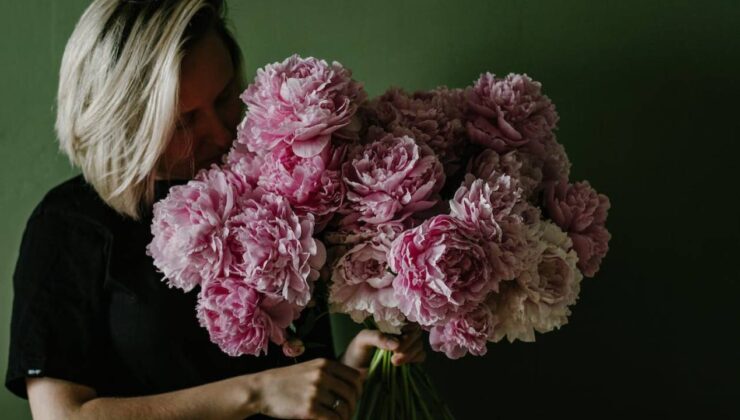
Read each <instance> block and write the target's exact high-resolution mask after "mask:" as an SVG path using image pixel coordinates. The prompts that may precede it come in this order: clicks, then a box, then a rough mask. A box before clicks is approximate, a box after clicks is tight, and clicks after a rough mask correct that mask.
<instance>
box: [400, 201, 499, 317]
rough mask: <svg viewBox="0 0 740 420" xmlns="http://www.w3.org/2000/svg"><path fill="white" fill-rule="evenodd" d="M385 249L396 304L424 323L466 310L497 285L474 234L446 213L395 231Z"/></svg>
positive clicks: (466, 226)
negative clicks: (397, 234)
mask: <svg viewBox="0 0 740 420" xmlns="http://www.w3.org/2000/svg"><path fill="white" fill-rule="evenodd" d="M388 255H389V256H388V263H389V266H390V268H391V270H392V271H393V272H394V273H396V277H395V279H394V280H393V289H394V290H395V294H396V298H397V299H398V307H399V309H400V310H401V312H402V313H403V314H404V315H405V316H406V317H407V318H408V320H410V321H411V322H416V323H418V324H420V325H422V326H425V327H429V326H434V325H437V324H440V323H442V322H445V321H447V320H448V319H449V318H451V317H452V316H454V315H455V314H462V313H466V312H468V311H470V310H472V309H473V308H474V307H475V306H476V305H477V304H478V303H480V302H481V301H483V300H484V299H485V297H486V295H487V294H488V293H489V292H490V291H491V290H495V289H497V284H496V282H495V281H492V279H491V267H490V264H491V263H490V260H489V257H488V254H487V253H486V250H485V248H484V246H482V244H481V240H480V238H479V237H478V236H477V235H476V233H475V231H474V230H472V229H471V228H470V226H469V225H467V224H465V223H464V222H462V221H460V220H458V219H456V218H454V217H451V216H449V215H438V216H435V217H433V218H431V219H427V220H426V221H424V222H423V223H422V224H421V225H419V226H417V227H416V228H414V229H410V230H407V231H405V232H403V233H401V234H400V235H399V236H398V237H397V238H396V239H395V240H394V241H393V244H392V246H391V249H390V251H389V253H388Z"/></svg>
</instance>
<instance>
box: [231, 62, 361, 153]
mask: <svg viewBox="0 0 740 420" xmlns="http://www.w3.org/2000/svg"><path fill="white" fill-rule="evenodd" d="M366 97H367V95H366V93H365V91H364V89H363V87H362V84H360V83H358V82H356V81H354V80H352V73H351V72H350V71H349V70H348V69H346V68H344V67H343V66H342V65H341V64H340V63H338V62H336V61H335V62H333V63H332V64H331V65H329V64H328V63H327V62H326V61H324V60H318V59H316V58H313V57H309V58H301V57H299V56H298V55H293V56H291V57H288V58H287V59H285V60H284V61H283V62H282V63H273V64H270V65H268V66H265V67H264V68H262V69H259V70H258V71H257V76H256V77H255V81H254V83H252V84H251V85H250V86H249V87H248V88H247V90H246V91H245V92H244V93H243V94H242V97H241V98H242V100H243V101H244V103H245V104H247V106H248V108H249V109H248V112H247V115H246V117H245V119H244V120H243V121H242V123H241V124H240V125H239V130H238V132H239V133H238V139H237V140H238V141H240V142H242V143H245V144H246V145H247V146H248V147H249V149H250V150H251V151H254V152H258V153H260V154H265V153H267V152H269V151H271V150H272V149H274V148H275V147H277V146H278V145H279V144H281V143H284V144H286V145H289V146H291V147H292V148H293V152H294V153H295V154H296V155H298V156H301V157H311V156H314V155H317V154H318V153H320V152H321V151H322V150H323V149H324V147H325V146H326V145H327V144H329V142H330V140H331V138H332V135H335V134H336V135H337V136H339V137H342V138H353V137H356V136H357V133H358V131H359V126H358V121H356V119H354V118H353V117H354V116H355V113H356V111H357V107H358V106H359V104H360V103H362V102H363V101H364V100H365V98H366Z"/></svg>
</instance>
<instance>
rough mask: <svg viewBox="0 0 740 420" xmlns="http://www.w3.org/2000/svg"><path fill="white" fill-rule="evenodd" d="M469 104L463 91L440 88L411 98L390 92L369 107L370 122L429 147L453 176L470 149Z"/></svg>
mask: <svg viewBox="0 0 740 420" xmlns="http://www.w3.org/2000/svg"><path fill="white" fill-rule="evenodd" d="M465 107H466V100H465V97H464V92H463V90H462V89H448V88H447V87H445V86H441V87H439V88H437V89H434V90H430V91H418V92H414V93H413V94H409V93H407V92H405V91H403V90H402V89H399V88H391V89H388V90H387V91H386V92H385V93H384V94H383V95H381V96H380V97H378V98H376V99H374V100H372V101H371V102H370V103H369V104H368V106H367V114H368V120H369V123H371V124H376V125H378V126H380V127H382V128H383V130H385V131H387V132H389V133H393V134H394V135H395V136H397V137H400V136H403V135H407V136H409V137H411V138H413V139H414V140H416V142H417V143H419V144H426V145H427V146H429V147H430V148H431V149H432V150H433V151H434V153H435V154H436V155H437V158H438V159H439V160H440V162H442V165H443V166H444V170H445V174H447V176H448V177H449V176H451V175H453V174H454V173H456V172H457V171H458V169H460V167H461V166H462V164H463V162H462V158H463V153H464V152H465V151H466V149H467V147H468V136H467V132H466V130H465V119H464V114H465Z"/></svg>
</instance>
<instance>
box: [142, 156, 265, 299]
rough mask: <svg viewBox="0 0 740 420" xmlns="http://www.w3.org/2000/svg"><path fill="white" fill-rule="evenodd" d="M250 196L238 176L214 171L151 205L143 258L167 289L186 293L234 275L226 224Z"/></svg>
mask: <svg viewBox="0 0 740 420" xmlns="http://www.w3.org/2000/svg"><path fill="white" fill-rule="evenodd" d="M251 193H252V189H251V186H250V185H249V184H248V183H246V182H245V181H244V179H243V178H242V177H240V176H239V175H238V174H236V173H234V172H232V171H230V170H229V169H221V168H218V167H216V166H213V167H212V168H211V169H208V170H202V171H201V172H199V173H198V175H197V176H196V178H195V179H194V180H191V181H189V182H188V183H187V184H185V185H177V186H174V187H172V188H171V189H170V192H169V195H168V196H167V197H166V198H165V199H163V200H160V201H159V202H157V203H155V204H154V217H153V220H152V234H153V239H152V242H151V243H150V244H149V245H148V246H147V254H148V255H150V256H152V258H153V259H154V265H155V266H156V267H157V269H159V270H160V271H161V272H162V273H164V276H165V279H166V280H167V282H168V284H169V285H170V286H171V287H177V288H180V289H183V290H184V291H186V292H187V291H190V290H191V289H193V288H194V287H195V286H196V285H199V284H201V283H203V282H204V281H207V280H209V279H213V278H216V277H218V276H223V275H228V273H229V272H230V271H233V268H232V262H233V261H234V258H233V255H232V253H231V250H230V246H229V232H228V229H227V227H226V224H227V221H228V220H229V219H230V218H232V217H233V216H234V215H235V214H237V213H238V212H239V211H240V202H241V200H242V199H243V198H244V197H248V196H250V195H251Z"/></svg>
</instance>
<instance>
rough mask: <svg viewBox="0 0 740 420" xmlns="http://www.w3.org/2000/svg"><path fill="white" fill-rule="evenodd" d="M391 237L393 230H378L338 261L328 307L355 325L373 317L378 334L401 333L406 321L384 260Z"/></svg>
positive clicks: (385, 259) (335, 266)
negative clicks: (345, 316)
mask: <svg viewBox="0 0 740 420" xmlns="http://www.w3.org/2000/svg"><path fill="white" fill-rule="evenodd" d="M389 234H390V235H389ZM394 234H395V232H394V231H393V230H378V232H377V235H376V236H375V237H373V238H371V239H369V240H366V241H364V242H360V243H358V244H356V245H354V246H353V247H352V248H350V249H349V250H348V251H347V252H345V253H344V255H342V256H341V257H340V258H339V259H338V261H337V262H336V264H335V265H334V270H333V273H332V285H331V289H330V295H329V304H330V306H331V309H332V311H335V312H340V313H345V314H348V315H350V316H351V317H352V319H353V320H354V321H355V322H358V323H362V322H363V321H364V320H365V319H366V318H367V317H373V318H374V321H375V324H376V325H377V326H378V328H379V329H380V330H381V331H383V332H386V333H395V334H400V333H401V327H402V326H403V325H404V321H405V318H404V316H403V314H402V313H401V311H400V310H399V309H398V299H397V297H396V296H395V293H394V289H393V278H394V277H395V276H394V275H393V273H391V272H390V271H389V270H388V260H387V255H388V251H389V249H390V246H391V242H392V240H393V239H394V236H391V235H394Z"/></svg>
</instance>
